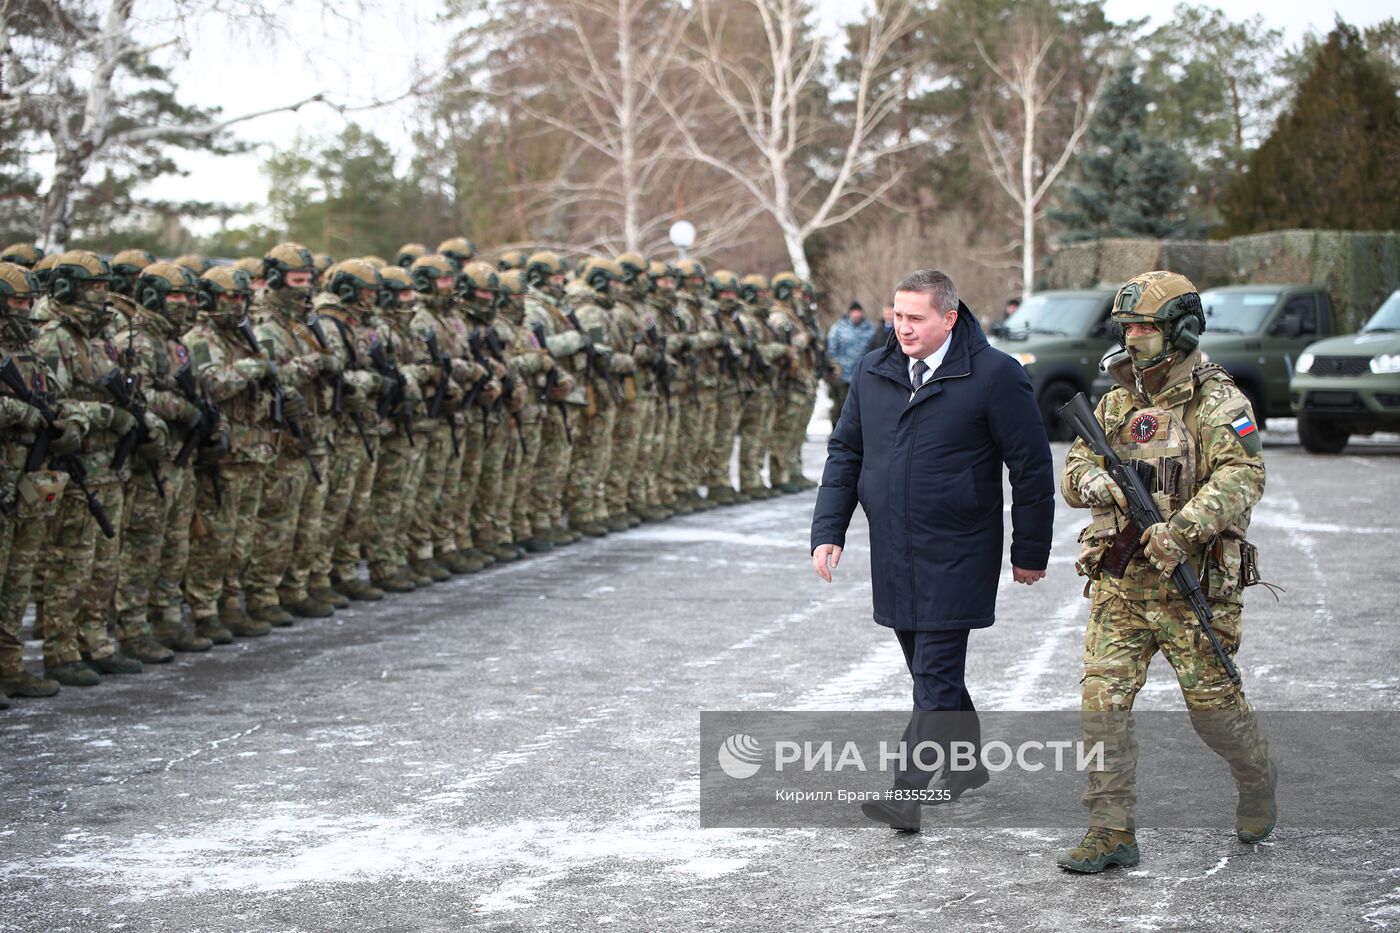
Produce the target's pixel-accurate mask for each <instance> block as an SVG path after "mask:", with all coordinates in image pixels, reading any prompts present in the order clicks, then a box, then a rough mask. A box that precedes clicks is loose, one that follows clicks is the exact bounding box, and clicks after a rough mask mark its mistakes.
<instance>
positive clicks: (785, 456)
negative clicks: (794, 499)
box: [768, 272, 817, 494]
mask: <svg viewBox="0 0 1400 933" xmlns="http://www.w3.org/2000/svg"><path fill="white" fill-rule="evenodd" d="M772 288H773V304H772V307H771V308H770V310H769V312H768V327H769V329H770V330H772V331H773V332H774V333H775V334H777V335H778V340H779V342H780V343H782V344H784V345H785V346H786V347H787V348H788V350H789V354H788V357H787V359H786V360H784V362H783V366H784V367H785V372H784V374H783V375H784V379H783V384H784V387H785V391H784V392H783V394H782V397H781V398H780V399H779V400H778V405H779V407H778V409H777V411H776V412H775V413H774V416H773V442H772V448H771V451H772V453H771V456H770V457H769V460H768V473H769V477H768V478H769V479H770V480H771V481H772V484H773V488H774V489H776V490H777V491H778V492H782V493H788V494H791V493H796V492H801V491H802V489H803V487H802V486H801V485H799V482H798V481H799V480H801V479H802V478H803V477H802V444H803V442H804V441H805V440H806V439H807V422H808V421H809V420H811V417H812V406H813V405H814V404H815V401H816V397H817V367H816V358H815V353H814V352H813V341H812V332H811V331H810V330H809V329H808V327H807V323H806V322H805V321H804V320H803V319H802V317H801V315H800V314H799V313H798V307H797V303H798V302H799V301H800V300H801V292H800V290H801V282H800V281H799V280H798V278H797V276H796V274H794V273H792V272H780V273H778V274H777V275H775V276H773V282H772Z"/></svg>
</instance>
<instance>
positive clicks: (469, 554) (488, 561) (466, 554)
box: [456, 548, 496, 573]
mask: <svg viewBox="0 0 1400 933" xmlns="http://www.w3.org/2000/svg"><path fill="white" fill-rule="evenodd" d="M456 553H457V554H458V555H459V556H460V557H461V559H462V560H464V561H466V563H467V566H468V567H470V568H471V569H470V570H468V571H467V573H477V572H479V571H482V570H485V569H486V568H487V567H490V566H491V565H492V564H494V563H495V562H496V558H494V557H491V556H490V555H488V554H483V553H481V552H480V551H478V550H477V549H476V548H468V549H467V550H465V551H457V552H456Z"/></svg>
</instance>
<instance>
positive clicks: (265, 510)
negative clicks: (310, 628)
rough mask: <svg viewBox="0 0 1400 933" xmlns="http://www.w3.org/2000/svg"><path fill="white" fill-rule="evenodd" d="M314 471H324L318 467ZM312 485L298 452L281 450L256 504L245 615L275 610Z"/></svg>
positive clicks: (265, 476)
mask: <svg viewBox="0 0 1400 933" xmlns="http://www.w3.org/2000/svg"><path fill="white" fill-rule="evenodd" d="M316 467H317V469H323V468H322V465H321V464H320V463H318V464H317V465H316ZM310 482H311V470H310V468H309V467H308V466H307V464H306V459H305V458H304V457H302V455H301V451H300V450H298V451H296V452H295V453H293V452H292V451H290V450H286V449H284V450H282V451H280V452H279V453H278V454H277V459H276V460H274V461H272V462H271V463H269V464H268V465H267V470H266V472H264V473H263V489H262V501H261V502H260V503H259V504H258V517H257V524H256V526H255V527H256V529H257V532H256V534H255V536H254V538H253V541H252V544H251V548H252V553H251V554H250V555H249V558H248V569H247V571H246V572H245V573H244V575H243V590H244V593H245V595H246V596H247V600H248V611H249V612H252V611H253V610H254V609H265V608H267V607H268V606H275V605H277V604H278V602H279V601H280V600H279V598H278V594H277V588H278V587H279V586H280V585H281V584H282V577H283V575H284V574H286V572H287V568H288V567H289V566H290V565H291V563H292V545H293V543H294V542H295V541H296V534H297V524H298V522H299V521H300V519H301V503H302V498H303V496H304V495H305V493H306V487H307V485H308V484H309V483H310Z"/></svg>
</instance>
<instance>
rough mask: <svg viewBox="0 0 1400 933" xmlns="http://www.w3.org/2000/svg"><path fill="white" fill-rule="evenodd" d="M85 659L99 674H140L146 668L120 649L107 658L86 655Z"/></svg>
mask: <svg viewBox="0 0 1400 933" xmlns="http://www.w3.org/2000/svg"><path fill="white" fill-rule="evenodd" d="M83 660H84V661H85V662H87V666H88V667H90V668H92V669H93V670H94V671H96V672H97V673H99V674H139V673H141V672H142V671H144V670H145V669H146V666H145V665H144V664H142V663H141V662H140V661H138V660H136V659H135V658H128V657H127V656H126V655H124V654H122V653H121V651H120V650H118V651H114V652H112V653H111V654H109V655H107V656H106V657H105V658H93V657H85V658H83ZM55 679H57V678H55ZM59 683H62V681H59Z"/></svg>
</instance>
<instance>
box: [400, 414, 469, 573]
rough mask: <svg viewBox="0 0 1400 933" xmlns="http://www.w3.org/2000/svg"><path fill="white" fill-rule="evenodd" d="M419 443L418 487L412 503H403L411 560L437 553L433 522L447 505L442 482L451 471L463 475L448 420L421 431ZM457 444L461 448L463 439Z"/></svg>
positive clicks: (460, 458) (459, 453) (424, 558)
mask: <svg viewBox="0 0 1400 933" xmlns="http://www.w3.org/2000/svg"><path fill="white" fill-rule="evenodd" d="M459 434H460V432H459ZM418 443H419V444H421V445H422V446H423V448H424V450H423V466H422V469H421V470H420V471H419V476H420V478H419V480H418V488H417V490H416V491H415V493H414V496H413V501H412V502H405V504H404V505H405V508H408V509H409V510H410V512H409V515H408V516H406V524H407V528H408V556H409V558H410V559H412V560H430V559H431V558H432V557H433V554H434V552H433V544H434V540H435V539H434V536H433V522H434V519H435V518H436V517H437V515H438V513H439V511H440V510H441V509H442V508H443V507H444V505H445V503H444V502H443V501H442V489H443V483H444V482H445V481H446V479H447V472H448V470H453V471H455V472H456V473H457V474H458V475H459V476H460V475H461V469H462V456H461V451H460V449H459V451H458V453H457V454H456V455H455V456H454V455H453V453H452V429H451V427H450V426H449V425H448V424H447V422H445V421H442V422H439V423H438V424H435V425H433V429H432V430H431V431H429V432H419V434H418ZM457 443H458V447H459V448H460V446H461V440H460V438H459V439H458V442H457ZM447 540H448V539H447V538H446V537H444V539H443V541H442V542H441V543H442V544H444V545H445V544H446V543H447ZM455 546H456V545H455V543H454V545H453V547H454V548H455Z"/></svg>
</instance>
